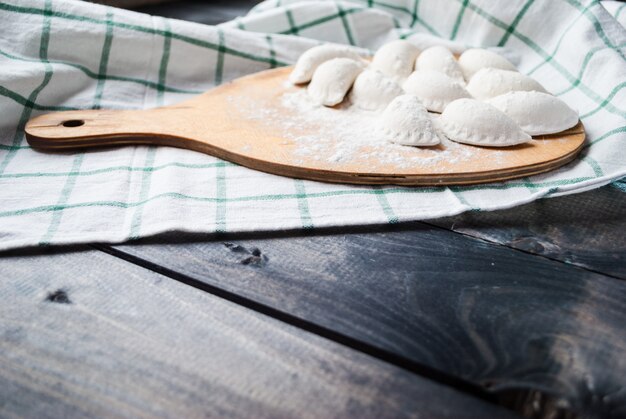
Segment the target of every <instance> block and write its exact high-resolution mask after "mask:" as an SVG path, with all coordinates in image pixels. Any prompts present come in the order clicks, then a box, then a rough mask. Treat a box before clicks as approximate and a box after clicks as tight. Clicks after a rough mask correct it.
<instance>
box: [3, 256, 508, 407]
mask: <svg viewBox="0 0 626 419" xmlns="http://www.w3.org/2000/svg"><path fill="white" fill-rule="evenodd" d="M86 267H88V268H86ZM0 276H1V280H0V299H1V300H2V304H0V319H2V320H1V321H0V416H1V417H33V418H35V417H36V418H48V417H49V418H54V417H188V418H195V417H259V418H264V417H267V418H280V417H329V418H330V417H429V418H430V417H450V418H457V417H477V418H479V417H495V416H497V417H512V416H513V415H512V414H511V413H510V412H508V411H506V410H503V409H501V408H499V407H497V406H494V405H491V404H487V403H485V402H482V401H480V400H477V399H474V398H471V397H468V396H466V395H463V394H461V393H458V392H456V391H454V390H451V389H448V388H446V387H443V386H440V385H436V384H433V383H431V382H429V381H427V380H424V379H422V378H420V377H417V376H414V375H412V374H410V373H408V372H406V371H404V370H402V369H399V368H396V367H393V366H391V365H388V364H385V363H382V362H380V361H378V360H375V359H372V358H370V357H367V356H365V355H363V354H360V353H358V352H355V351H352V350H350V349H347V348H344V347H342V346H340V345H337V344H334V343H332V342H330V341H327V340H325V339H321V338H319V337H316V336H314V335H311V334H308V333H305V332H303V331H300V330H298V329H295V328H293V327H290V326H287V325H285V324H283V323H280V322H278V321H275V320H273V319H269V318H267V317H264V316H261V315H258V314H257V313H254V312H252V311H250V310H246V309H245V308H242V307H240V306H237V305H234V304H231V303H229V302H226V301H224V300H221V299H218V298H216V297H214V296H211V295H209V294H206V293H204V292H201V291H198V290H196V289H193V288H190V287H187V286H185V285H182V284H180V283H177V282H176V281H172V280H170V279H169V278H166V277H163V276H161V275H158V274H155V273H152V272H150V271H147V270H145V269H142V268H139V267H137V266H135V265H132V264H129V263H126V262H123V261H121V260H119V259H116V258H113V257H111V256H109V255H106V254H104V253H102V252H98V251H93V250H92V251H84V250H81V249H77V250H76V251H74V252H72V253H66V254H52V253H50V252H45V253H43V254H40V255H36V254H31V255H28V256H26V255H23V252H22V256H20V257H15V258H14V257H4V258H3V259H2V260H1V261H0Z"/></svg>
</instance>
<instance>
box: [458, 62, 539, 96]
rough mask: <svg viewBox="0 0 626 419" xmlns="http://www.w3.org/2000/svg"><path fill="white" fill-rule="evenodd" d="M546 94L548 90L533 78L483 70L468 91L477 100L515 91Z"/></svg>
mask: <svg viewBox="0 0 626 419" xmlns="http://www.w3.org/2000/svg"><path fill="white" fill-rule="evenodd" d="M520 90H522V91H532V90H534V91H537V92H544V93H547V92H546V89H544V87H543V86H542V85H541V84H539V82H538V81H537V80H535V79H533V78H532V77H528V76H526V75H524V74H522V73H518V72H517V71H508V70H500V69H499V68H483V69H482V70H479V71H478V72H477V73H476V74H474V77H472V79H471V80H470V82H469V83H468V84H467V91H468V92H470V94H471V95H472V96H474V97H475V98H476V99H480V100H485V99H489V98H492V97H496V96H500V95H503V94H505V93H508V92H513V91H520Z"/></svg>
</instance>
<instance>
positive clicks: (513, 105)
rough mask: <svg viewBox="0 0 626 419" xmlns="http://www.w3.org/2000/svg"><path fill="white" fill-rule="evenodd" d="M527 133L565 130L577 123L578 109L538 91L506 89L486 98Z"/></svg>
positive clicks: (552, 132) (547, 132) (548, 132)
mask: <svg viewBox="0 0 626 419" xmlns="http://www.w3.org/2000/svg"><path fill="white" fill-rule="evenodd" d="M487 103H489V104H490V105H493V106H495V107H496V108H498V109H500V110H501V111H502V112H504V113H505V114H507V115H508V116H509V117H510V118H511V119H512V120H514V121H515V122H517V124H518V125H519V126H520V127H521V128H522V129H523V130H524V131H525V132H526V133H527V134H530V135H546V134H554V133H555V132H561V131H565V130H566V129H568V128H571V127H573V126H574V125H576V124H577V123H578V113H577V112H576V111H575V110H573V109H572V108H570V107H569V106H567V104H566V103H565V102H563V101H562V100H561V99H559V98H556V97H554V96H552V95H549V94H546V93H541V92H509V93H505V94H504V95H500V96H496V97H494V98H492V99H489V100H488V101H487Z"/></svg>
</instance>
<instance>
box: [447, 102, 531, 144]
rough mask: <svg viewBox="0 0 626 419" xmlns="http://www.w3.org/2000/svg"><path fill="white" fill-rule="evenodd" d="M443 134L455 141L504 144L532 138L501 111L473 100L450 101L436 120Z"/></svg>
mask: <svg viewBox="0 0 626 419" xmlns="http://www.w3.org/2000/svg"><path fill="white" fill-rule="evenodd" d="M437 124H438V125H439V127H440V128H441V130H442V131H443V133H444V134H445V135H446V137H448V138H449V139H451V140H452V141H456V142H458V143H465V144H473V145H481V146H488V147H505V146H512V145H516V144H521V143H525V142H527V141H530V140H531V136H530V135H528V134H526V133H525V132H524V131H522V129H521V128H520V126H519V125H517V123H516V122H515V121H513V120H512V119H511V118H509V117H508V116H506V115H505V114H504V113H502V112H501V111H500V110H498V109H497V108H495V107H494V106H492V105H489V104H488V103H484V102H480V101H478V100H475V99H459V100H455V101H454V102H452V103H450V104H449V105H448V106H447V107H446V109H445V110H444V111H443V113H442V114H441V117H439V119H438V120H437Z"/></svg>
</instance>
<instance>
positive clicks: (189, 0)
mask: <svg viewBox="0 0 626 419" xmlns="http://www.w3.org/2000/svg"><path fill="white" fill-rule="evenodd" d="M128 1H129V2H130V1H132V0H128ZM137 1H139V0H137ZM257 3H259V2H258V1H254V0H211V2H205V1H198V0H195V1H194V0H177V1H172V2H168V3H163V4H153V5H145V6H140V7H133V8H134V10H136V11H138V12H142V13H148V14H151V15H156V16H165V17H169V18H174V19H181V20H189V21H192V22H198V23H204V24H207V25H217V24H219V23H222V22H226V21H229V20H233V19H235V18H236V17H237V16H244V15H245V14H246V13H248V10H250V9H251V8H252V7H253V6H254V5H255V4H257ZM125 7H126V6H125ZM128 7H131V5H129V6H128Z"/></svg>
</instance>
